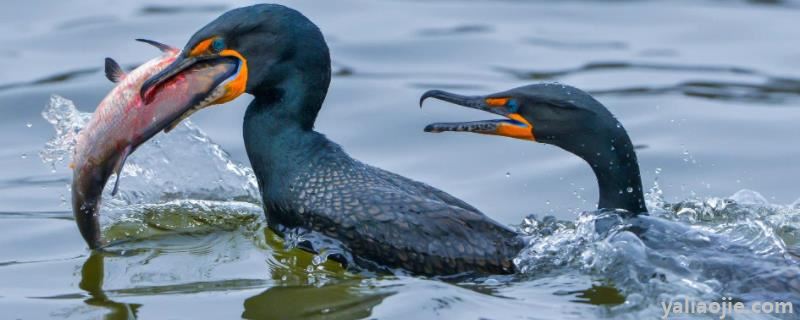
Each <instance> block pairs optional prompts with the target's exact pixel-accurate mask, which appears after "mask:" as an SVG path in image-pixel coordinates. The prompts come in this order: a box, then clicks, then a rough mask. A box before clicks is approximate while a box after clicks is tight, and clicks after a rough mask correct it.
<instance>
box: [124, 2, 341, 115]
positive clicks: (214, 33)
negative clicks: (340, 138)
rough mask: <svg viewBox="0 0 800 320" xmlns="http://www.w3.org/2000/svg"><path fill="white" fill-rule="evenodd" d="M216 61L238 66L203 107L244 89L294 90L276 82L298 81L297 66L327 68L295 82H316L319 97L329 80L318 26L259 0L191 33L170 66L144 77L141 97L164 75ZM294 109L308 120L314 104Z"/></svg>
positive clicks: (146, 96)
mask: <svg viewBox="0 0 800 320" xmlns="http://www.w3.org/2000/svg"><path fill="white" fill-rule="evenodd" d="M222 59H228V60H230V59H233V60H235V61H236V62H237V63H238V65H239V68H238V71H237V72H236V73H235V74H233V75H231V76H230V77H229V78H228V79H227V80H226V81H224V82H223V83H221V84H220V85H219V86H217V87H216V88H214V89H213V94H210V95H209V98H208V99H212V101H211V103H210V104H209V105H213V104H221V103H225V102H228V101H231V100H233V99H235V98H236V97H238V96H240V95H241V94H243V93H245V92H247V93H250V94H252V95H255V96H256V97H259V96H275V97H277V96H283V95H287V94H289V95H291V94H293V93H292V92H286V91H291V89H294V88H288V87H289V86H290V85H282V84H284V83H285V82H287V81H288V80H289V79H293V80H292V82H300V81H297V80H296V78H298V77H302V75H301V73H302V72H301V71H303V70H327V73H326V72H324V71H321V72H316V73H314V74H312V75H310V76H309V75H305V78H304V79H302V80H301V81H306V82H309V83H320V85H321V87H322V90H316V91H322V92H321V96H322V98H324V95H325V94H326V92H327V86H328V83H329V81H330V55H329V53H328V47H327V45H326V44H325V40H324V38H323V36H322V33H321V32H320V31H319V28H317V26H316V25H314V24H313V23H312V22H311V21H310V20H309V19H308V18H306V17H305V16H303V15H302V14H301V13H300V12H298V11H296V10H293V9H290V8H287V7H284V6H281V5H275V4H260V5H254V6H249V7H243V8H237V9H233V10H230V11H228V12H226V13H224V14H222V15H221V16H220V17H218V18H217V19H215V20H214V21H212V22H211V23H209V24H208V25H206V26H205V27H203V28H202V29H200V30H199V31H197V32H196V33H195V34H194V35H193V36H192V37H191V39H190V40H189V42H188V43H187V44H186V46H185V47H184V49H183V50H182V52H181V54H180V56H179V57H178V59H177V60H176V61H175V62H174V63H173V64H171V65H170V66H168V67H167V68H165V69H164V70H163V71H162V72H160V73H158V74H156V75H154V76H153V77H151V78H150V79H148V80H147V81H145V83H144V84H143V86H142V88H141V92H140V93H141V96H142V98H143V99H144V100H145V102H147V101H149V100H151V99H152V97H153V96H154V95H155V94H157V93H158V92H159V91H161V88H160V86H159V85H160V84H163V83H164V82H165V81H166V80H167V79H169V78H171V77H175V76H178V75H180V74H181V72H184V71H185V70H188V69H189V68H190V66H192V65H194V64H196V63H199V62H201V61H214V60H222ZM317 89H319V88H317ZM295 90H296V89H295ZM317 94H318V95H319V93H317ZM320 104H321V98H320ZM308 105H313V104H312V103H309V104H308ZM194 111H196V110H190V111H189V112H188V113H192V112H194ZM298 112H302V113H306V115H304V116H307V117H311V119H312V120H313V119H314V118H316V114H317V112H318V108H317V110H298ZM188 113H187V114H186V115H184V118H185V117H186V116H188Z"/></svg>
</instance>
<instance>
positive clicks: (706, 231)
mask: <svg viewBox="0 0 800 320" xmlns="http://www.w3.org/2000/svg"><path fill="white" fill-rule="evenodd" d="M659 171H660V170H659ZM647 205H648V208H649V210H650V213H651V215H650V216H642V217H638V218H633V219H628V220H625V219H622V218H621V217H620V215H619V214H617V213H615V212H607V211H606V212H603V211H600V212H584V213H582V214H581V215H580V216H579V218H578V220H577V221H576V222H575V223H572V222H567V221H558V220H556V219H555V218H553V217H549V216H548V217H544V218H537V217H536V216H529V217H528V218H526V219H525V220H523V223H522V224H521V225H520V226H519V230H520V231H521V232H523V233H524V234H525V235H526V238H527V239H526V240H527V241H528V245H527V246H526V248H525V249H523V251H522V252H521V253H520V254H519V256H518V257H517V258H516V259H515V261H514V263H515V264H516V265H517V267H518V268H519V270H520V271H521V272H522V273H523V274H525V275H527V276H529V277H541V276H542V275H547V274H551V273H552V272H554V271H556V270H571V269H577V270H580V271H582V272H584V273H586V274H589V275H592V276H593V277H596V278H597V279H599V280H601V281H605V282H608V283H609V284H610V285H613V286H614V287H616V288H618V289H620V290H621V291H622V292H623V293H624V294H626V303H624V304H621V305H619V306H615V307H613V308H612V309H611V314H612V315H621V314H635V315H638V316H642V317H649V316H657V315H658V316H660V315H661V314H658V312H659V311H660V306H661V303H662V302H665V301H666V302H669V301H670V300H674V299H683V297H687V298H688V299H693V300H698V301H699V300H702V301H719V299H721V298H722V297H733V298H734V299H737V300H742V301H791V302H793V303H794V304H795V305H797V304H798V303H800V296H798V295H797V292H798V291H800V268H798V265H800V255H798V250H797V248H800V246H798V243H800V231H798V230H800V208H798V207H796V206H794V205H788V206H787V205H776V204H770V203H769V202H768V201H767V200H766V199H765V198H764V197H763V196H761V195H760V194H758V193H757V192H755V191H750V190H741V191H739V192H737V193H735V194H734V195H732V196H730V197H727V198H709V199H705V200H687V201H683V202H679V203H666V202H665V201H664V200H663V198H662V192H661V190H660V188H659V187H658V184H657V182H656V184H655V185H654V187H653V188H652V189H651V190H650V192H648V194H647Z"/></svg>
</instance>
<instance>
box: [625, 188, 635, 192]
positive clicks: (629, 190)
mask: <svg viewBox="0 0 800 320" xmlns="http://www.w3.org/2000/svg"><path fill="white" fill-rule="evenodd" d="M625 191H628V193H631V192H633V188H632V187H628V189H625Z"/></svg>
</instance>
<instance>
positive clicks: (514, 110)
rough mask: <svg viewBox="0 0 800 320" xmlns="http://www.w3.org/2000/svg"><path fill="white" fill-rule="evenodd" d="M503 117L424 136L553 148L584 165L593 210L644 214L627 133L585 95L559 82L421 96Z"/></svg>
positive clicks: (440, 126)
mask: <svg viewBox="0 0 800 320" xmlns="http://www.w3.org/2000/svg"><path fill="white" fill-rule="evenodd" d="M427 98H435V99H439V100H444V101H447V102H450V103H454V104H457V105H461V106H465V107H468V108H472V109H478V110H482V111H486V112H491V113H494V114H497V115H500V116H503V117H506V118H507V119H497V120H484V121H472V122H456V123H433V124H430V125H428V126H427V127H425V131H427V132H443V131H467V132H475V133H481V134H490V135H501V136H506V137H511V138H517V139H523V140H530V141H537V142H542V143H548V144H552V145H555V146H558V147H560V148H562V149H564V150H566V151H569V152H571V153H572V154H575V155H577V156H578V157H580V158H581V159H583V160H584V161H586V163H588V164H589V165H590V166H591V167H592V170H593V171H594V174H595V176H596V177H597V184H598V187H599V190H600V200H599V201H598V203H597V207H598V209H623V210H626V211H627V213H626V214H625V215H626V216H635V215H638V214H641V213H646V212H647V208H646V207H645V203H644V196H643V195H642V179H641V176H640V174H639V163H638V162H637V160H636V152H635V151H634V148H633V144H632V143H631V139H630V137H628V133H627V132H626V131H625V128H623V127H622V124H621V123H620V122H619V121H617V119H616V118H615V117H614V115H612V114H611V112H610V111H608V109H606V107H605V106H603V105H602V104H601V103H600V102H598V101H597V100H595V99H594V98H592V96H591V95H589V94H588V93H586V92H584V91H582V90H580V89H577V88H574V87H571V86H567V85H563V84H557V83H543V84H533V85H527V86H523V87H519V88H514V89H511V90H508V91H503V92H498V93H494V94H490V95H487V96H462V95H457V94H453V93H449V92H445V91H441V90H431V91H428V92H425V93H424V94H423V95H422V98H420V101H419V103H420V106H422V102H423V101H425V99H427Z"/></svg>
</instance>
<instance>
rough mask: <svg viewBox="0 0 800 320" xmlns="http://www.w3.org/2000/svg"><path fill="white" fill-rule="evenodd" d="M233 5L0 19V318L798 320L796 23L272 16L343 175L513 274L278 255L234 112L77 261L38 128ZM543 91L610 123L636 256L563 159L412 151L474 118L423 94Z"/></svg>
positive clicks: (116, 8) (378, 12) (53, 153)
mask: <svg viewBox="0 0 800 320" xmlns="http://www.w3.org/2000/svg"><path fill="white" fill-rule="evenodd" d="M246 3H247V2H238V1H230V2H222V1H219V2H216V1H208V2H203V3H201V4H197V3H193V2H190V1H169V2H159V3H158V4H156V3H155V2H145V3H135V2H110V1H101V0H82V1H78V2H63V3H62V2H52V1H43V0H31V1H25V2H21V3H17V4H15V5H14V6H13V7H12V6H8V8H5V9H4V10H2V11H0V21H1V22H0V34H1V35H2V36H0V37H1V38H0V39H2V40H3V43H4V45H3V46H2V48H0V58H1V59H0V68H2V70H4V72H2V73H0V110H2V115H3V116H2V117H0V132H2V133H3V134H2V135H0V143H2V145H3V146H4V148H3V149H2V150H0V165H2V166H1V167H2V168H3V169H0V172H1V173H2V174H0V189H2V192H0V212H1V213H0V289H2V290H0V310H3V311H4V314H8V316H9V317H11V318H23V319H39V318H48V317H49V318H77V319H83V318H99V317H108V318H114V319H116V318H128V317H130V316H137V317H140V318H143V319H148V318H197V317H208V318H235V317H240V316H241V317H247V318H365V317H377V318H406V317H408V316H410V315H413V316H414V317H419V318H435V317H447V318H480V317H483V318H491V319H507V318H533V319H549V318H576V319H577V318H581V319H584V318H608V317H628V318H639V317H644V318H650V317H655V316H658V315H660V313H659V312H660V307H659V305H658V303H659V302H660V301H663V300H664V299H668V298H673V297H680V296H688V297H693V298H698V299H707V300H714V299H719V298H720V297H721V296H723V295H726V296H734V297H736V298H737V299H741V300H744V301H751V300H759V299H761V300H764V299H772V300H778V299H782V300H793V301H797V300H798V293H797V292H798V290H800V289H799V287H800V285H798V284H800V282H798V281H799V280H798V278H796V274H797V273H798V272H799V271H798V267H797V256H798V251H800V250H798V243H800V232H798V231H797V230H800V216H798V210H800V209H798V205H797V203H796V202H795V201H796V200H797V199H798V196H800V194H798V192H797V188H796V181H797V177H800V169H798V167H797V165H796V163H795V162H796V161H793V159H797V158H798V157H800V149H799V148H797V147H796V146H797V139H798V137H800V127H798V126H797V120H798V119H800V108H798V106H799V105H800V104H799V103H800V99H798V98H800V47H798V46H797V45H796V41H793V40H792V39H798V38H800V28H797V22H796V21H797V19H798V18H800V12H798V11H797V9H796V5H795V4H794V3H792V2H775V3H772V2H770V3H765V2H757V1H753V2H745V1H684V2H680V1H679V2H670V3H664V2H655V1H614V2H601V1H545V2H533V1H491V2H490V1H425V2H422V1H355V0H345V1H337V2H335V3H327V2H319V1H310V0H308V1H287V2H286V3H285V4H287V5H289V6H292V7H294V8H297V9H299V10H300V11H302V12H303V13H305V14H306V15H307V16H309V17H310V18H311V19H312V20H313V21H315V22H316V23H317V24H318V25H319V26H320V28H321V29H322V30H323V33H324V34H325V36H326V38H327V40H328V42H329V45H330V47H331V52H332V55H333V60H334V62H335V66H334V67H335V70H334V72H335V76H334V79H333V83H332V85H331V89H330V92H329V96H328V98H327V100H326V103H325V106H324V107H323V110H322V112H321V113H320V118H319V120H318V122H317V129H318V130H319V131H321V132H323V133H325V134H327V135H328V137H330V138H331V139H332V140H334V141H337V142H339V143H340V144H342V145H343V146H344V148H345V149H346V150H348V151H349V152H350V153H351V154H352V155H353V156H354V157H355V158H357V159H360V160H362V161H364V162H367V163H370V164H373V165H376V166H379V167H381V168H384V169H388V170H391V171H394V172H397V173H400V174H402V175H405V176H409V177H412V178H415V179H417V180H421V181H424V182H426V183H429V184H431V185H434V186H437V187H439V188H441V189H443V190H446V191H448V192H450V193H452V194H453V195H455V196H458V197H459V198H462V199H464V200H466V201H468V202H469V203H471V204H473V205H475V206H476V207H478V208H480V209H481V210H483V211H484V212H486V213H487V214H488V215H490V216H492V217H493V218H495V219H497V220H499V221H501V222H503V223H507V224H512V225H520V228H521V230H522V231H524V232H525V233H526V234H528V235H529V237H530V241H531V244H530V246H528V247H527V248H526V249H525V250H524V251H523V252H522V253H521V255H520V259H519V260H518V265H519V266H520V267H521V268H522V269H523V270H525V272H524V273H523V274H520V275H516V276H514V277H492V278H480V279H468V280H465V281H462V282H457V283H451V282H443V281H438V280H435V279H422V278H416V277H407V276H399V277H394V276H374V275H370V274H368V273H367V274H365V273H359V272H345V271H344V270H342V269H341V268H340V267H339V266H337V265H335V264H332V263H319V262H320V261H319V260H320V259H318V258H317V259H315V257H312V256H311V255H307V254H304V253H299V252H297V250H292V249H288V248H285V242H284V240H283V239H279V238H277V237H276V236H275V235H273V234H271V233H270V232H268V231H266V229H265V225H264V222H263V216H262V215H263V214H262V212H261V211H260V209H259V207H258V203H257V202H258V200H257V198H258V197H257V196H255V189H254V185H253V184H252V181H251V177H250V173H249V171H248V168H247V159H246V155H245V153H244V147H243V144H242V138H241V124H242V116H243V114H244V110H245V107H246V105H247V103H248V102H249V98H241V99H239V100H237V101H235V102H232V103H229V104H227V105H225V106H220V107H216V108H213V109H210V110H207V111H203V112H200V113H198V114H196V115H195V116H193V117H192V125H190V126H184V127H181V128H180V130H178V131H176V132H174V133H173V134H171V135H160V136H159V137H158V139H157V141H160V143H163V145H160V144H159V143H155V142H153V143H149V144H148V145H147V146H146V148H147V149H145V147H143V149H142V150H139V151H137V153H136V154H135V155H134V157H133V158H132V159H131V163H130V164H129V166H127V167H126V172H125V174H124V175H123V179H122V181H121V195H120V196H119V197H118V198H115V199H113V200H109V201H107V203H106V207H105V208H104V209H105V210H106V211H104V212H107V214H106V215H104V223H105V225H106V226H108V230H107V233H108V234H109V235H110V236H112V237H117V238H120V239H139V240H137V241H133V242H128V243H125V244H123V245H120V246H119V247H118V248H116V249H115V250H114V251H112V252H109V253H104V254H90V253H89V251H88V250H87V249H86V248H85V245H84V243H83V242H82V240H81V239H80V236H79V234H78V232H77V229H76V228H75V225H74V222H73V221H72V218H71V212H70V211H69V204H68V203H67V200H66V199H68V198H69V192H68V190H67V185H68V184H69V179H70V176H71V174H70V172H69V171H68V169H67V167H66V164H67V163H68V161H66V160H64V161H55V162H54V165H53V166H51V164H50V162H43V161H42V159H41V158H42V157H41V156H40V153H41V152H42V151H43V150H48V151H49V152H50V153H45V156H46V157H55V158H58V155H59V153H58V150H61V152H63V151H64V145H63V144H58V143H56V144H55V145H50V146H49V147H46V143H47V142H48V141H50V140H51V139H52V138H53V137H54V136H56V135H57V134H56V133H55V131H54V124H51V123H49V122H48V121H47V120H45V118H43V117H42V111H43V110H45V109H47V110H48V111H49V119H50V120H51V121H53V122H54V123H55V126H56V127H59V126H60V127H59V128H62V129H63V130H66V131H69V130H67V129H70V128H72V127H70V126H71V125H74V126H75V127H76V128H77V127H79V124H80V118H81V115H80V114H78V113H77V111H75V112H73V111H72V110H71V109H70V106H71V105H72V103H74V106H76V107H77V109H79V110H80V111H82V112H91V111H93V109H94V108H95V106H96V105H97V103H98V102H99V101H100V100H101V98H102V97H103V96H104V95H105V94H106V93H107V92H108V91H109V90H110V89H111V88H112V84H111V83H110V82H108V81H107V80H106V79H105V78H104V76H103V74H102V72H101V65H102V61H103V58H104V57H106V56H110V57H113V58H115V59H116V60H118V61H119V62H120V63H122V64H123V65H125V66H130V67H133V66H135V65H137V64H138V63H141V62H143V61H146V60H148V59H150V58H151V57H153V56H154V55H155V54H157V52H156V51H154V49H152V48H150V47H148V46H145V45H142V44H140V43H136V42H134V41H132V39H134V38H139V37H144V38H152V39H155V40H160V41H163V42H166V43H170V44H174V45H176V46H182V45H183V44H184V43H185V41H186V40H187V39H188V38H189V36H191V34H192V33H193V32H194V31H195V30H197V29H198V28H199V27H201V26H203V25H204V24H205V23H207V22H208V21H210V20H211V19H213V18H214V17H216V16H217V15H219V14H220V13H221V12H224V11H225V10H226V9H228V8H233V7H237V6H240V5H243V4H246ZM541 81H556V82H562V83H566V84H571V85H575V86H578V87H580V88H583V89H585V90H589V91H591V92H593V93H595V95H596V97H597V98H598V99H599V100H600V101H601V102H603V103H604V104H605V105H606V106H608V107H609V109H611V111H612V112H614V113H615V114H616V115H617V117H618V118H619V119H620V121H621V122H622V123H624V124H625V127H626V128H627V129H628V131H629V133H630V135H631V137H632V139H633V141H634V143H635V144H636V145H637V146H638V149H637V152H638V155H639V160H640V165H641V169H642V172H643V182H644V185H645V188H646V189H649V188H651V187H653V186H654V185H655V183H656V182H657V183H658V188H654V189H653V192H652V193H651V195H650V196H649V200H650V201H649V205H650V208H651V210H652V211H654V212H655V214H654V216H655V218H653V219H655V220H646V221H643V222H640V223H643V224H648V225H651V226H654V227H652V228H651V229H652V230H653V231H652V234H653V235H654V236H653V237H651V238H644V239H638V238H636V237H633V236H632V234H631V233H629V232H626V231H625V230H623V229H620V228H616V227H615V226H619V225H620V224H619V222H617V221H615V220H614V219H615V218H614V216H613V214H611V215H608V216H604V215H597V214H582V212H585V211H591V210H593V209H594V206H595V203H596V197H597V193H596V187H595V181H594V177H593V175H592V174H591V170H590V169H589V167H588V166H587V165H586V164H585V163H583V162H582V161H581V160H579V159H578V158H576V157H574V156H572V155H570V154H568V153H566V152H564V151H562V150H559V149H557V148H554V147H551V146H546V145H540V144H533V143H529V142H524V141H515V140H511V139H501V138H497V137H486V136H477V135H467V134H437V135H434V134H426V133H424V132H422V128H423V127H424V126H425V124H427V123H430V122H438V121H462V120H476V119H484V118H486V114H485V113H479V112H471V111H469V110H466V109H463V108H456V107H452V106H449V105H446V104H444V103H436V102H432V103H430V104H426V108H425V109H424V110H422V111H420V110H419V109H418V108H417V105H416V103H417V100H418V97H419V95H420V94H421V93H422V92H424V91H425V90H427V89H432V88H439V89H447V90H451V91H455V92H460V93H466V94H485V93H491V92H496V91H501V90H505V89H508V88H511V87H514V86H519V85H524V84H528V83H532V82H541ZM54 94H56V95H59V96H61V97H64V99H67V100H59V99H56V100H54V101H51V96H52V95H54ZM73 129H74V128H73ZM73 129H70V130H73ZM63 133H64V132H62V134H63ZM62 142H63V141H62ZM188 163H191V165H187V164H188ZM749 190H755V191H749ZM107 199H110V198H107ZM531 214H535V215H536V216H535V217H531V218H527V219H526V217H528V216H529V215H531ZM548 215H552V216H553V217H554V218H545V217H546V216H548ZM598 220H600V221H601V223H600V224H599V225H600V226H601V227H600V229H598V227H597V225H598V223H597V221H598ZM609 221H610V222H609ZM609 225H610V226H611V227H608V226H609ZM598 230H599V231H598ZM637 239H638V240H637ZM654 279H655V280H654ZM795 305H796V306H797V305H798V304H797V303H795ZM752 317H753V316H751V318H752ZM784 318H787V317H784Z"/></svg>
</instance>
